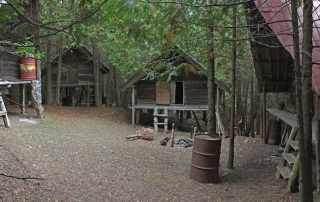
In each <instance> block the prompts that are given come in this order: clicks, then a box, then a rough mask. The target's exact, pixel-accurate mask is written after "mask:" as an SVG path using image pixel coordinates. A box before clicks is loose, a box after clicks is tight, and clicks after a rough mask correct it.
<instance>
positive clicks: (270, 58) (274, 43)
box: [246, 0, 320, 192]
mask: <svg viewBox="0 0 320 202" xmlns="http://www.w3.org/2000/svg"><path fill="white" fill-rule="evenodd" d="M313 3H314V15H313V17H314V23H315V22H316V21H317V20H318V19H315V17H316V18H319V16H320V15H319V14H320V11H319V10H318V9H317V8H319V6H320V4H319V2H317V1H314V2H313ZM302 9H303V8H302V7H298V13H299V16H298V18H299V20H298V22H299V26H300V27H301V22H303V16H302V13H303V10H302ZM246 10H248V11H250V12H249V14H248V15H247V23H248V25H257V24H259V25H261V26H250V28H249V30H250V36H252V40H250V43H251V49H252V56H253V59H254V66H255V69H256V74H257V80H258V83H259V91H260V92H261V97H262V100H263V102H262V103H263V107H262V111H261V115H262V120H263V122H262V123H263V124H261V125H262V128H261V134H262V136H263V138H264V140H265V143H267V139H268V135H273V134H271V133H270V132H269V134H267V132H266V131H268V128H267V127H266V122H267V120H266V112H269V114H270V115H271V116H273V117H275V118H276V119H277V120H281V122H282V123H283V125H284V129H283V132H282V133H281V138H282V140H286V147H285V149H284V152H283V153H282V159H281V161H280V163H279V166H277V173H276V177H277V178H284V179H288V186H287V190H288V191H290V192H293V191H296V190H295V189H294V187H296V186H295V184H294V183H295V182H296V181H295V179H296V177H297V173H298V172H297V171H298V168H299V163H298V162H299V147H298V140H297V138H296V137H297V128H298V125H297V115H296V112H295V99H296V98H295V87H294V79H295V78H294V60H293V57H292V56H293V37H292V23H291V21H292V20H291V15H292V14H291V13H292V12H291V5H290V1H289V2H284V1H280V0H272V1H271V0H268V1H255V2H250V3H247V4H246ZM300 31H302V30H300ZM319 33H320V29H319V28H318V26H316V24H314V31H313V44H315V45H316V46H315V48H314V49H313V55H312V58H313V61H314V62H316V61H317V60H318V58H319V56H320V48H318V47H319V45H320V44H319V38H320V34H319ZM299 35H300V43H301V40H302V37H301V36H302V32H300V33H299ZM319 75H320V69H319V64H317V63H315V64H314V65H313V69H312V87H313V92H314V111H315V112H318V113H315V114H316V115H318V117H314V119H313V123H312V124H313V130H312V142H313V144H315V145H318V144H319V140H318V139H317V138H316V135H315V134H316V129H315V128H316V127H315V125H316V124H315V122H316V119H317V118H320V117H319V109H320V105H319V104H320V102H319V101H320V99H319V95H320V77H319ZM267 92H270V93H276V92H288V93H289V94H290V98H289V100H288V102H287V106H285V109H282V107H278V108H269V109H267V108H266V93H267ZM279 106H281V105H279ZM272 126H273V125H272V124H269V131H272ZM279 132H280V131H279ZM292 151H296V152H295V153H294V152H292ZM317 170H319V168H318V169H317ZM319 176H320V173H318V177H319Z"/></svg>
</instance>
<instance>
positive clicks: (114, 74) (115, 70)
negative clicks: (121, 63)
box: [113, 66, 120, 107]
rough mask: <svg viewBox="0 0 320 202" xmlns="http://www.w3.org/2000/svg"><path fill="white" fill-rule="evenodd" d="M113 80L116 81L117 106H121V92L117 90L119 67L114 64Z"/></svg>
mask: <svg viewBox="0 0 320 202" xmlns="http://www.w3.org/2000/svg"><path fill="white" fill-rule="evenodd" d="M113 81H114V93H115V98H116V106H117V107H120V92H119V91H116V90H117V85H118V69H117V68H116V67H115V66H113Z"/></svg>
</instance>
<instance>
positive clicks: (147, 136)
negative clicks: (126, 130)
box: [126, 128, 157, 140]
mask: <svg viewBox="0 0 320 202" xmlns="http://www.w3.org/2000/svg"><path fill="white" fill-rule="evenodd" d="M156 136H157V132H156V131H155V130H153V129H151V128H141V129H140V130H138V131H137V132H136V134H135V135H129V136H127V137H126V138H127V140H136V139H142V140H153V139H155V138H156Z"/></svg>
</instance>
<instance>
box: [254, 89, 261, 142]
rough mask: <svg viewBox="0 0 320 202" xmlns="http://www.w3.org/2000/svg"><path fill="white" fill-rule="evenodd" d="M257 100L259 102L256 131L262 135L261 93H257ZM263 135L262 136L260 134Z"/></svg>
mask: <svg viewBox="0 0 320 202" xmlns="http://www.w3.org/2000/svg"><path fill="white" fill-rule="evenodd" d="M256 100H257V102H258V107H257V118H256V119H257V120H256V127H255V128H256V131H257V134H258V135H261V131H260V120H261V113H260V108H261V102H260V101H261V100H260V96H259V93H258V94H257V95H256ZM260 137H261V136H260Z"/></svg>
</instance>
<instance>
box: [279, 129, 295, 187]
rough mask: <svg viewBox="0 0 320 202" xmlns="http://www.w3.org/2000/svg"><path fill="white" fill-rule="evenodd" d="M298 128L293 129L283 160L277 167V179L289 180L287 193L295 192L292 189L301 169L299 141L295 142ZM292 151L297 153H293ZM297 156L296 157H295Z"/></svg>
mask: <svg viewBox="0 0 320 202" xmlns="http://www.w3.org/2000/svg"><path fill="white" fill-rule="evenodd" d="M296 132H297V128H296V127H293V128H292V130H291V133H290V136H289V138H288V140H287V144H286V147H285V149H284V151H283V153H282V158H281V161H280V163H279V166H277V173H276V178H277V179H279V178H283V179H288V186H287V191H288V192H293V191H294V190H292V188H293V187H294V186H292V185H293V183H295V178H296V177H297V175H298V169H299V152H297V151H299V146H298V141H295V140H294V139H295V137H296ZM292 151H296V152H294V153H292ZM295 154H296V155H295Z"/></svg>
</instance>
